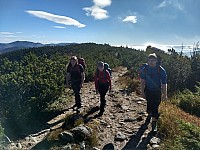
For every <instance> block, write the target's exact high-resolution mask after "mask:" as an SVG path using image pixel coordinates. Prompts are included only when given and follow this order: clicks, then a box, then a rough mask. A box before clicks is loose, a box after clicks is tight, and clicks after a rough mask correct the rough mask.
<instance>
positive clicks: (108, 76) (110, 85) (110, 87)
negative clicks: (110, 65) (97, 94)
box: [106, 70, 112, 91]
mask: <svg viewBox="0 0 200 150" xmlns="http://www.w3.org/2000/svg"><path fill="white" fill-rule="evenodd" d="M106 76H107V80H108V82H109V91H111V89H112V83H111V79H110V73H109V72H108V71H107V70H106Z"/></svg>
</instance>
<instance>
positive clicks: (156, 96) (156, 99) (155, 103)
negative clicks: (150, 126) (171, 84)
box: [145, 90, 161, 119]
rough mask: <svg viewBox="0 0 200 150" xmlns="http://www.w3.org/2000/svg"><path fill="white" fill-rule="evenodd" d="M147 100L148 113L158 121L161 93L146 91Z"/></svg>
mask: <svg viewBox="0 0 200 150" xmlns="http://www.w3.org/2000/svg"><path fill="white" fill-rule="evenodd" d="M145 94H146V100H147V112H148V113H151V116H152V117H155V118H157V119H158V117H159V113H158V108H159V105H160V102H161V91H150V90H145Z"/></svg>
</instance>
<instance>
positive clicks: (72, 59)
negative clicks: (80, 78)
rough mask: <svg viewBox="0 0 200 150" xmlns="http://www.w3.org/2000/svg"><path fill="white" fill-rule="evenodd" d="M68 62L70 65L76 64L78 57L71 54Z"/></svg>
mask: <svg viewBox="0 0 200 150" xmlns="http://www.w3.org/2000/svg"><path fill="white" fill-rule="evenodd" d="M70 63H71V64H72V66H75V65H76V64H78V58H77V57H76V56H72V57H71V59H70Z"/></svg>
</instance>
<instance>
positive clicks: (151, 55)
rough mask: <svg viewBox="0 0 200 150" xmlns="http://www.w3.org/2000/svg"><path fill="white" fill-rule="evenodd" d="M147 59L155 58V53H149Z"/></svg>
mask: <svg viewBox="0 0 200 150" xmlns="http://www.w3.org/2000/svg"><path fill="white" fill-rule="evenodd" d="M148 59H157V56H156V54H155V53H153V54H149V56H148Z"/></svg>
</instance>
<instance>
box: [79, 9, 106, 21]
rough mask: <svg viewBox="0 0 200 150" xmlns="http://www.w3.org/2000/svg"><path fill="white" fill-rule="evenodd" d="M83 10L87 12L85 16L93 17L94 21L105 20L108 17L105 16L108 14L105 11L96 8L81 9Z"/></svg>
mask: <svg viewBox="0 0 200 150" xmlns="http://www.w3.org/2000/svg"><path fill="white" fill-rule="evenodd" d="M83 10H85V11H86V12H87V13H86V15H87V16H93V17H94V18H95V19H98V20H102V19H106V18H108V17H109V16H108V15H107V14H108V12H107V10H104V9H102V8H100V7H98V6H92V7H87V8H83Z"/></svg>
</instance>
